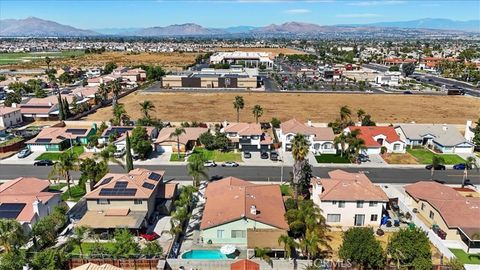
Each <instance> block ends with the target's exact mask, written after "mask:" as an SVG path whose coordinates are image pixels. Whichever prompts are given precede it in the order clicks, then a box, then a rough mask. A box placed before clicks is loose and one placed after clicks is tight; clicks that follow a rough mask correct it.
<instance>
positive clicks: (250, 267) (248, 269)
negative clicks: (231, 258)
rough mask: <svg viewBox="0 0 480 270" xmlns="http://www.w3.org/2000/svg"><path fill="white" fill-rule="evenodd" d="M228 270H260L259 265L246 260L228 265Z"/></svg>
mask: <svg viewBox="0 0 480 270" xmlns="http://www.w3.org/2000/svg"><path fill="white" fill-rule="evenodd" d="M230 270H260V265H259V264H258V263H256V262H252V261H250V260H247V259H242V260H239V261H236V262H234V263H232V264H230Z"/></svg>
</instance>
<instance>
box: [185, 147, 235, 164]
mask: <svg viewBox="0 0 480 270" xmlns="http://www.w3.org/2000/svg"><path fill="white" fill-rule="evenodd" d="M193 153H194V154H202V155H203V158H204V159H205V160H213V161H215V162H225V161H236V162H241V161H242V154H240V153H235V152H233V151H229V152H222V151H219V150H207V149H205V148H195V150H193Z"/></svg>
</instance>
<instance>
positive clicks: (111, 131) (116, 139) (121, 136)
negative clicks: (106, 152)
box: [98, 126, 158, 149]
mask: <svg viewBox="0 0 480 270" xmlns="http://www.w3.org/2000/svg"><path fill="white" fill-rule="evenodd" d="M133 129H135V127H133V126H109V127H108V128H107V129H105V130H104V131H103V133H102V135H101V136H100V138H98V143H99V144H108V143H109V142H110V136H113V137H112V138H113V144H114V145H115V146H116V147H117V149H123V148H125V147H126V144H127V141H126V138H127V133H128V136H130V137H132V130H133ZM145 129H146V130H147V134H148V136H149V138H150V141H152V142H153V141H154V140H155V139H156V138H157V136H158V128H156V127H145Z"/></svg>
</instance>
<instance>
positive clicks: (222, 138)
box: [215, 132, 230, 150]
mask: <svg viewBox="0 0 480 270" xmlns="http://www.w3.org/2000/svg"><path fill="white" fill-rule="evenodd" d="M229 144H230V139H229V138H228V137H227V134H225V133H221V132H217V133H216V134H215V149H220V150H225V149H227V148H228V145H229Z"/></svg>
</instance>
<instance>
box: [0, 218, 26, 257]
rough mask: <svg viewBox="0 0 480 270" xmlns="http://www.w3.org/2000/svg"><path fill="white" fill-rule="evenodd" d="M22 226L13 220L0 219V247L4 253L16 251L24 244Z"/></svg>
mask: <svg viewBox="0 0 480 270" xmlns="http://www.w3.org/2000/svg"><path fill="white" fill-rule="evenodd" d="M25 242H26V238H25V235H24V234H23V229H22V225H20V223H19V222H18V221H16V220H15V219H0V246H1V247H3V249H4V250H5V252H6V253H9V252H12V251H13V250H18V249H19V248H20V247H21V246H22V245H23V244H25Z"/></svg>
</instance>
